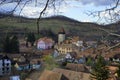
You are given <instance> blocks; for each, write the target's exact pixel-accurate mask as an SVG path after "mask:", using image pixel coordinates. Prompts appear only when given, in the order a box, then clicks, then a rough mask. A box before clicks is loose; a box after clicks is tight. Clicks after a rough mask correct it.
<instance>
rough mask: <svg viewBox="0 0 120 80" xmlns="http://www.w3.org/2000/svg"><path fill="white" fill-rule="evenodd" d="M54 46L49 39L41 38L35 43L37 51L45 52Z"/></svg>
mask: <svg viewBox="0 0 120 80" xmlns="http://www.w3.org/2000/svg"><path fill="white" fill-rule="evenodd" d="M53 45H54V41H53V40H52V39H51V38H48V37H43V38H40V39H39V40H38V41H37V49H39V50H45V49H50V48H52V47H53Z"/></svg>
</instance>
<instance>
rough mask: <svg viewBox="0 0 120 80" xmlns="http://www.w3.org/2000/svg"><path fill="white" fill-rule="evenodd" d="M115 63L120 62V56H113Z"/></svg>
mask: <svg viewBox="0 0 120 80" xmlns="http://www.w3.org/2000/svg"><path fill="white" fill-rule="evenodd" d="M113 61H115V62H120V54H116V55H114V56H113Z"/></svg>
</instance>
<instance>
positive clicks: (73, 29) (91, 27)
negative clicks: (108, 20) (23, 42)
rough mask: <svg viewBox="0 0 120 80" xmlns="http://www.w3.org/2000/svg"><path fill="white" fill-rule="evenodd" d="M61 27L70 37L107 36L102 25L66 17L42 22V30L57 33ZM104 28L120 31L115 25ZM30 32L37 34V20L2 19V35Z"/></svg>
mask: <svg viewBox="0 0 120 80" xmlns="http://www.w3.org/2000/svg"><path fill="white" fill-rule="evenodd" d="M119 25H120V24H119ZM119 25H118V26H119ZM108 26H111V27H108ZM61 27H64V28H65V31H66V32H67V34H70V35H79V36H81V37H90V38H97V37H100V36H102V35H105V32H103V31H100V30H99V29H98V27H103V26H101V25H98V24H95V23H86V22H79V21H76V20H73V19H71V18H68V17H65V16H53V17H49V18H43V19H42V20H41V21H40V29H51V30H52V31H53V32H55V33H57V32H58V31H59V29H60V28H61ZM104 27H105V28H106V29H112V31H113V32H117V31H118V30H120V28H119V29H117V28H116V25H114V24H111V25H106V26H104ZM104 27H103V28H104ZM29 30H30V31H34V32H36V30H37V27H36V19H28V18H23V17H12V16H11V17H9V16H7V17H2V18H0V33H1V34H2V33H3V34H4V33H6V32H11V33H25V32H26V31H29Z"/></svg>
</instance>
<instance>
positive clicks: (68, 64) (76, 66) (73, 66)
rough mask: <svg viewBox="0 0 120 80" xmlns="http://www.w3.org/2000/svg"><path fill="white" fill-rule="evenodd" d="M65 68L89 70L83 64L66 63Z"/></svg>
mask: <svg viewBox="0 0 120 80" xmlns="http://www.w3.org/2000/svg"><path fill="white" fill-rule="evenodd" d="M66 68H67V69H69V70H73V71H77V72H89V70H88V69H87V68H86V66H85V65H83V64H74V63H67V65H66Z"/></svg>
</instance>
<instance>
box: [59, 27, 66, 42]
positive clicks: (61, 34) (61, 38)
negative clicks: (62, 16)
mask: <svg viewBox="0 0 120 80" xmlns="http://www.w3.org/2000/svg"><path fill="white" fill-rule="evenodd" d="M64 40H65V30H64V28H63V27H62V28H61V29H60V31H59V32H58V43H62V42H63V41H64Z"/></svg>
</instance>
